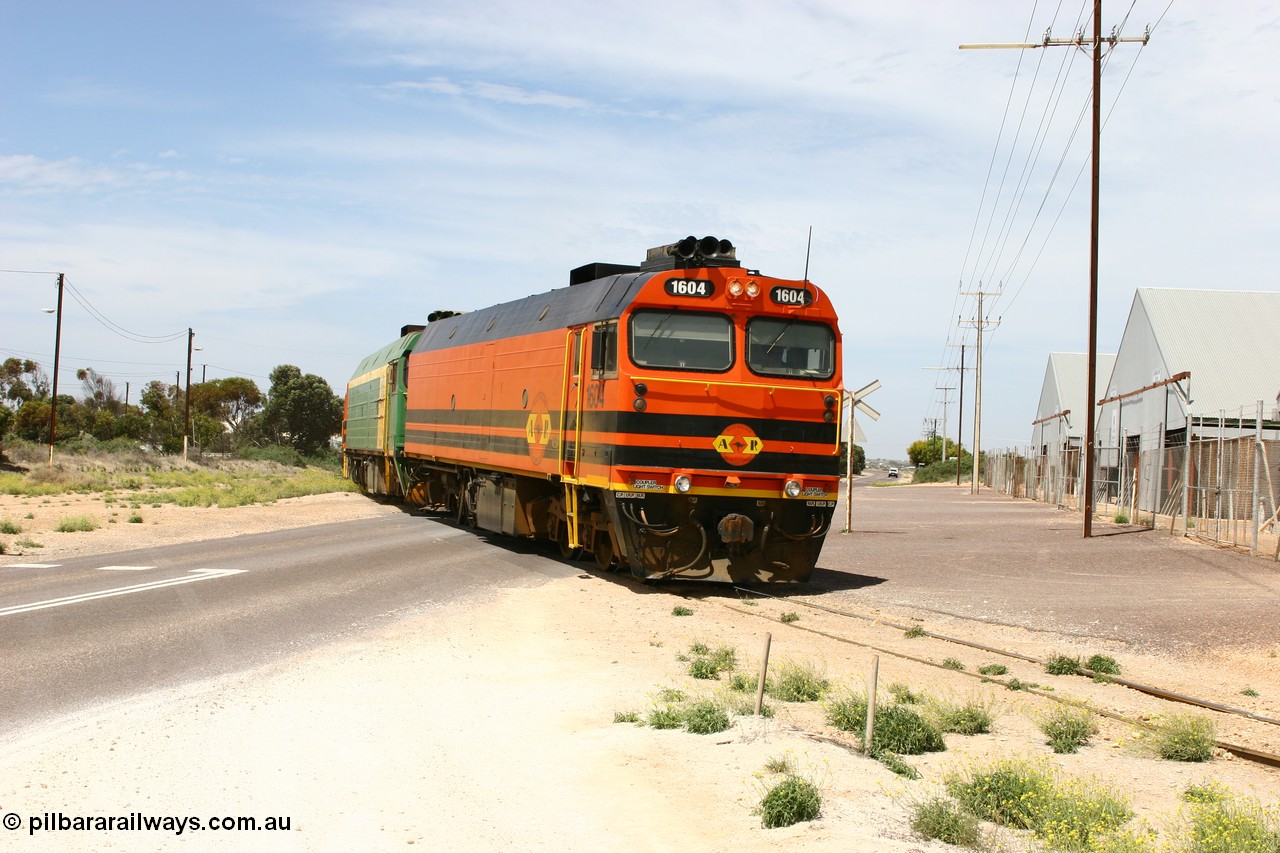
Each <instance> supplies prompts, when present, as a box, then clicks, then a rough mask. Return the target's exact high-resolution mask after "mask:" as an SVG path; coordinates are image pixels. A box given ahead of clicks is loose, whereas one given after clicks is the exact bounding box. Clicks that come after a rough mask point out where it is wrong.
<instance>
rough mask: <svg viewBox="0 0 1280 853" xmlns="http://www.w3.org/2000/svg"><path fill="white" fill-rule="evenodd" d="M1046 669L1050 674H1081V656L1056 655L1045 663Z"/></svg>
mask: <svg viewBox="0 0 1280 853" xmlns="http://www.w3.org/2000/svg"><path fill="white" fill-rule="evenodd" d="M1044 671H1045V672H1047V673H1049V674H1050V675H1081V674H1083V673H1082V671H1081V669H1080V658H1073V657H1068V656H1067V655H1055V656H1054V657H1051V658H1049V660H1048V661H1047V662H1046V663H1045V665H1044Z"/></svg>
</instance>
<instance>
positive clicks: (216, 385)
mask: <svg viewBox="0 0 1280 853" xmlns="http://www.w3.org/2000/svg"><path fill="white" fill-rule="evenodd" d="M191 408H192V410H193V411H195V412H196V413H197V414H198V415H203V416H204V419H205V420H206V421H212V422H216V423H219V424H223V425H225V426H224V428H225V429H230V430H231V437H232V445H233V446H236V445H239V444H241V443H242V441H241V439H242V436H243V433H244V429H245V427H246V425H247V424H248V423H249V421H250V419H251V418H252V417H253V416H254V415H255V414H257V412H258V411H259V410H260V409H261V408H262V392H261V391H260V390H258V385H257V383H255V382H254V381H253V380H252V379H246V378H244V377H243V376H231V377H228V378H226V379H214V380H211V381H209V382H201V383H200V384H199V385H193V386H191ZM220 432H221V430H214V429H213V428H212V427H210V426H209V425H208V424H201V425H200V427H199V428H196V429H195V433H196V435H197V436H198V437H200V438H201V441H200V444H201V446H203V445H204V444H205V443H206V441H205V440H204V438H205V436H208V435H209V434H210V433H212V435H214V436H216V435H218V434H220Z"/></svg>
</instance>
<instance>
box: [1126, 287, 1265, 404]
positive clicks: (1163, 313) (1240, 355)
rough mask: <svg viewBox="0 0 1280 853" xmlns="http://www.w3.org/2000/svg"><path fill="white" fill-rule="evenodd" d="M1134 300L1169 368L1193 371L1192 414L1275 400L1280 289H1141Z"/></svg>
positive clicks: (1177, 371)
mask: <svg viewBox="0 0 1280 853" xmlns="http://www.w3.org/2000/svg"><path fill="white" fill-rule="evenodd" d="M1134 300H1135V307H1137V305H1139V304H1140V305H1141V308H1142V310H1143V312H1144V313H1145V314H1146V317H1147V320H1148V322H1149V323H1150V325H1151V332H1152V335H1153V336H1154V338H1155V341H1156V345H1157V346H1158V347H1159V349H1160V354H1161V356H1162V357H1163V359H1164V364H1165V368H1166V369H1167V370H1168V371H1169V373H1170V374H1175V373H1180V372H1181V371H1184V370H1189V371H1191V398H1192V401H1193V402H1192V404H1191V411H1192V412H1195V413H1200V414H1203V413H1208V412H1217V411H1218V410H1219V409H1226V410H1228V411H1230V410H1233V409H1238V408H1239V407H1240V406H1246V405H1249V404H1251V403H1253V402H1255V401H1257V400H1264V401H1267V400H1272V399H1274V397H1275V394H1276V391H1277V389H1278V388H1280V292H1275V291H1248V290H1175V289H1168V288H1155V287H1140V288H1138V291H1137V295H1136V296H1135V297H1134ZM1131 316H1132V315H1131ZM1127 333H1128V330H1126V334H1127Z"/></svg>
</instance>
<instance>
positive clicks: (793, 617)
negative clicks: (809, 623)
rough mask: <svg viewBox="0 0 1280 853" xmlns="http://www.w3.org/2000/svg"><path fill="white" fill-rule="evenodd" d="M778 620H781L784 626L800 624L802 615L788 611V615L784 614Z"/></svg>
mask: <svg viewBox="0 0 1280 853" xmlns="http://www.w3.org/2000/svg"><path fill="white" fill-rule="evenodd" d="M778 618H779V619H780V620H781V621H782V622H783V623H784V624H787V623H791V622H799V621H800V614H799V613H796V612H795V611H794V610H790V611H787V612H786V613H783V614H782V615H781V616H780V617H778Z"/></svg>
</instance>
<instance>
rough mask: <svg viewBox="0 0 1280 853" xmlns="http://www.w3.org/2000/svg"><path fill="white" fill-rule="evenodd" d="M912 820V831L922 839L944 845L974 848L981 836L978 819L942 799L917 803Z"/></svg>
mask: <svg viewBox="0 0 1280 853" xmlns="http://www.w3.org/2000/svg"><path fill="white" fill-rule="evenodd" d="M914 811H915V814H914V815H912V818H911V831H912V832H914V833H915V834H916V835H918V836H920V837H921V838H925V839H929V840H934V839H936V840H938V841H941V842H943V843H944V844H955V845H958V846H961V847H974V846H976V845H977V843H978V840H979V839H980V838H981V835H980V834H979V831H978V819H977V818H976V817H974V816H973V815H971V814H969V813H968V812H966V811H964V810H962V809H959V808H957V807H956V804H955V803H953V802H951V801H950V800H947V799H944V798H942V797H934V798H933V799H931V800H925V801H924V802H923V803H917V804H916V806H915V808H914Z"/></svg>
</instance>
